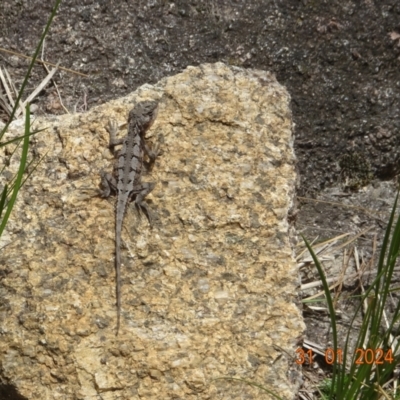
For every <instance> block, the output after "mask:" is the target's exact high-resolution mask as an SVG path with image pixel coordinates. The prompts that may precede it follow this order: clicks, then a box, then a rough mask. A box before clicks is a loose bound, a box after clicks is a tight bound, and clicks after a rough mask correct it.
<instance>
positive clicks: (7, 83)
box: [0, 68, 24, 116]
mask: <svg viewBox="0 0 400 400" xmlns="http://www.w3.org/2000/svg"><path fill="white" fill-rule="evenodd" d="M0 80H1V83H2V86H3V88H4V90H5V92H6V96H7V97H5V96H0V100H1V105H2V107H3V109H4V111H5V112H6V114H7V115H8V116H10V115H11V113H12V109H13V107H14V106H15V101H14V98H13V93H12V92H13V91H14V93H16V89H15V86H14V84H13V82H12V80H11V78H10V75H9V74H8V72H7V69H6V68H4V72H3V70H2V69H1V68H0ZM10 87H11V88H12V90H11V88H10ZM21 112H22V113H23V112H24V109H23V108H22V107H21V105H20V106H19V113H21Z"/></svg>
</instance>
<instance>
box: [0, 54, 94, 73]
mask: <svg viewBox="0 0 400 400" xmlns="http://www.w3.org/2000/svg"><path fill="white" fill-rule="evenodd" d="M0 51H3V52H4V53H8V54H13V55H14V56H18V57H22V58H26V59H27V60H32V57H29V56H26V55H25V54H21V53H16V52H15V51H11V50H7V49H3V48H2V47H0ZM35 62H37V63H39V64H47V65H50V66H51V67H57V65H56V64H53V63H50V62H47V61H42V60H35ZM58 68H59V69H61V70H63V71H66V72H69V73H71V74H75V75H79V76H83V77H85V78H89V75H86V74H82V72H77V71H74V70H73V69H69V68H64V67H58Z"/></svg>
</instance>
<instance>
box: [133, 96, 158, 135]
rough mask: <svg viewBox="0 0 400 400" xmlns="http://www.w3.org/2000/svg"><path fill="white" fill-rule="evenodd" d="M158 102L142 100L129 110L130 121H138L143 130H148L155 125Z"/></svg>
mask: <svg viewBox="0 0 400 400" xmlns="http://www.w3.org/2000/svg"><path fill="white" fill-rule="evenodd" d="M157 111H158V102H156V101H141V102H140V103H138V104H136V105H135V107H134V108H133V109H132V110H131V111H130V112H129V118H128V121H129V123H131V122H136V123H137V124H138V125H139V126H140V128H141V130H142V132H145V131H147V129H149V128H150V127H151V125H153V122H154V121H155V119H156V117H157Z"/></svg>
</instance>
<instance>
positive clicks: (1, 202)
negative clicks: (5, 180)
mask: <svg viewBox="0 0 400 400" xmlns="http://www.w3.org/2000/svg"><path fill="white" fill-rule="evenodd" d="M7 191H8V185H7V184H6V185H4V188H3V191H2V193H1V199H0V218H1V216H2V215H3V210H4V204H6V198H7Z"/></svg>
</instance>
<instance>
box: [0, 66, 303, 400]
mask: <svg viewBox="0 0 400 400" xmlns="http://www.w3.org/2000/svg"><path fill="white" fill-rule="evenodd" d="M147 99H159V100H160V109H159V113H158V117H157V120H156V122H155V124H154V125H153V127H152V128H151V130H150V131H149V135H148V136H149V141H150V142H153V143H154V142H155V141H156V140H159V141H161V149H162V151H163V154H162V155H161V156H160V157H159V158H158V159H157V161H156V163H155V166H154V168H153V169H152V171H151V172H149V173H148V174H147V175H146V176H144V178H143V180H144V181H149V182H152V181H153V182H156V183H157V184H156V187H155V189H154V191H153V192H152V193H151V194H150V195H149V196H148V198H147V203H148V205H149V207H150V209H151V210H152V211H153V216H154V219H155V220H154V226H153V228H152V229H150V227H149V225H148V222H147V220H146V218H141V219H138V217H137V214H136V212H135V210H134V208H133V207H129V209H128V212H127V214H126V217H125V223H124V230H123V234H122V236H123V243H124V244H125V246H123V248H122V263H123V268H122V315H121V329H120V334H119V336H118V337H116V336H115V327H116V304H115V271H114V261H113V259H114V249H115V245H114V220H115V216H114V203H115V198H110V199H103V198H100V197H98V196H97V189H98V186H99V182H100V178H99V174H100V170H102V169H104V170H107V171H111V170H112V164H113V162H114V158H113V156H112V154H111V153H110V152H109V150H108V147H107V145H108V134H107V132H106V130H105V126H106V124H107V122H108V119H109V118H114V119H116V120H117V121H118V122H119V124H121V125H122V124H123V123H126V117H127V113H128V111H129V110H130V109H131V108H132V107H133V105H134V104H135V103H136V102H138V101H141V100H147ZM289 101H290V98H289V95H288V93H287V92H286V90H285V89H284V88H283V87H282V86H280V85H279V84H278V83H277V81H276V79H275V77H274V76H273V75H272V74H270V73H267V72H264V71H256V70H245V69H241V68H236V67H228V66H226V65H224V64H222V63H217V64H207V65H201V66H199V67H189V68H187V69H186V70H185V71H183V72H182V73H180V74H178V75H176V76H172V77H168V78H164V79H162V80H161V81H160V82H159V83H158V84H157V85H155V86H151V85H144V86H142V87H141V88H139V89H138V90H137V91H136V92H134V93H132V94H131V95H129V96H127V97H125V98H122V99H119V100H116V101H113V102H110V103H108V104H105V105H103V106H100V107H97V108H94V109H92V110H90V111H89V112H87V113H85V114H75V115H65V116H62V117H57V118H55V117H52V118H48V119H39V118H38V119H37V120H36V121H35V124H34V128H35V129H41V128H47V129H46V130H45V131H43V132H40V133H38V134H37V135H35V136H34V138H33V139H32V142H33V144H32V149H33V150H34V154H35V155H36V156H38V157H44V158H43V160H42V161H41V162H40V164H39V165H38V167H37V168H36V170H35V171H34V172H33V173H32V175H31V177H30V178H29V179H28V180H27V182H26V183H25V185H24V187H23V188H22V190H21V191H20V193H19V196H18V201H17V203H16V206H15V208H14V210H13V213H12V216H11V219H10V221H9V223H8V226H7V232H6V234H4V235H3V236H2V238H1V243H0V246H1V248H2V252H1V255H0V257H1V258H0V264H1V268H0V273H1V276H2V277H3V278H2V280H1V286H0V287H1V293H2V304H3V307H2V310H1V314H0V316H1V320H2V321H1V335H2V340H1V342H0V361H1V365H2V368H1V380H2V381H3V382H7V384H8V385H12V387H13V388H15V389H16V390H17V392H18V393H20V394H21V395H22V396H25V397H26V398H27V399H32V400H33V399H60V398H71V399H72V398H74V399H75V398H76V399H95V398H98V397H99V396H101V397H102V398H103V399H172V398H177V399H178V398H182V399H183V398H184V399H190V398H193V399H194V398H196V399H198V400H201V399H217V398H229V399H239V398H240V399H242V398H244V397H246V398H249V399H250V398H260V396H261V395H262V394H261V393H263V392H261V391H260V389H258V388H256V387H253V386H250V385H247V384H245V383H242V382H239V381H236V380H235V381H234V380H226V379H217V378H223V377H228V378H237V379H245V380H247V381H252V382H255V383H257V384H259V385H262V386H264V387H266V388H268V389H270V390H272V391H274V392H275V393H277V394H279V395H280V396H281V397H283V398H285V399H290V398H293V397H294V395H295V391H296V384H295V383H294V382H291V381H290V380H289V378H288V375H289V372H288V371H289V370H290V369H294V368H296V365H295V363H294V361H293V359H292V358H290V356H293V357H294V354H295V353H294V350H295V346H296V338H298V337H299V336H300V335H301V333H302V331H303V330H304V324H303V322H302V318H301V315H300V312H299V310H298V309H297V307H296V305H295V301H296V292H297V291H298V272H297V269H296V263H295V259H294V257H293V248H292V242H293V232H292V230H293V229H292V227H291V226H290V225H289V223H288V221H287V217H288V213H289V210H290V208H291V207H292V204H293V197H294V189H295V181H296V172H295V157H294V153H293V134H292V119H291V112H290V108H289ZM17 134H19V135H20V134H21V124H18V123H14V124H13V127H12V129H10V131H9V132H8V136H15V135H17ZM123 134H125V128H124V129H123V131H121V135H123ZM10 146H11V145H10ZM2 151H3V153H2V160H3V161H4V160H5V157H6V156H5V155H4V148H2ZM14 158H15V157H14ZM17 161H18V160H15V161H13V162H12V163H11V165H10V166H9V168H8V170H10V171H11V172H15V171H16V169H17V168H18V163H17ZM282 349H283V350H285V351H282Z"/></svg>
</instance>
